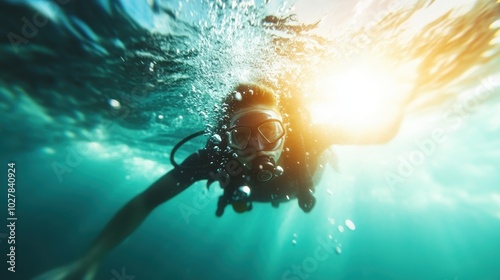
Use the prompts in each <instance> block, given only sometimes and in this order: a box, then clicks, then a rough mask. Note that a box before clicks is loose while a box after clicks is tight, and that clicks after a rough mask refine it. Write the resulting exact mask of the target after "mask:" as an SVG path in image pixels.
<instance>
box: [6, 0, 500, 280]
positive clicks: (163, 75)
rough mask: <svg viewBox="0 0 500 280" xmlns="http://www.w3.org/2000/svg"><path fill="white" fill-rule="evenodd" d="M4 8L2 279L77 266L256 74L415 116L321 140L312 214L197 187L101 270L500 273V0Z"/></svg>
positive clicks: (371, 115)
mask: <svg viewBox="0 0 500 280" xmlns="http://www.w3.org/2000/svg"><path fill="white" fill-rule="evenodd" d="M0 15H1V16H0V22H1V25H0V30H1V36H0V65H1V69H2V72H1V74H0V107H1V109H2V118H0V132H1V135H2V137H0V148H1V155H0V157H1V159H2V160H1V163H2V168H3V171H1V172H2V173H3V174H4V175H2V177H1V178H2V180H3V182H2V183H1V185H2V188H1V190H2V195H1V197H2V199H0V201H1V202H0V206H1V207H2V210H1V212H2V213H3V214H2V218H1V220H2V223H3V224H4V225H2V226H0V251H1V254H0V255H1V257H0V260H1V263H2V265H1V271H0V279H2V280H3V279H31V278H33V277H35V276H37V275H40V274H42V273H44V272H46V271H49V270H51V269H54V268H56V267H59V266H62V265H65V264H68V263H70V262H71V261H73V260H75V259H77V258H78V256H80V255H81V254H82V253H83V252H84V251H85V250H86V248H87V247H88V246H89V245H90V243H91V242H92V240H93V239H94V238H95V237H96V236H97V235H98V233H99V232H100V230H101V229H102V228H103V227H104V225H105V224H106V222H107V221H108V220H109V219H110V218H111V217H112V216H113V215H114V213H116V212H117V211H118V210H119V209H120V208H121V207H122V206H123V205H124V204H125V203H126V202H127V201H129V200H130V199H131V198H133V197H134V196H135V195H137V194H139V193H141V192H142V191H144V190H145V189H146V188H147V187H148V186H149V185H150V184H152V183H153V182H154V181H155V180H157V179H158V178H159V177H160V176H161V175H162V174H164V173H165V172H167V171H168V170H170V169H171V168H172V166H171V164H170V162H169V160H168V159H169V156H170V151H171V149H172V147H173V146H174V145H175V144H176V143H177V142H178V141H180V140H181V139H182V138H184V137H185V136H188V135H189V134H191V133H193V132H196V131H199V130H203V129H206V128H210V126H211V125H213V124H214V122H215V121H214V117H215V116H216V113H217V111H218V110H219V109H220V108H219V107H218V103H219V102H220V101H221V99H222V98H223V97H224V96H225V95H226V94H227V93H228V92H229V91H230V90H231V88H232V87H233V86H234V85H235V84H236V83H238V82H241V81H255V80H264V81H265V82H267V83H269V84H271V85H274V86H277V87H278V88H280V92H279V93H280V94H282V95H290V94H299V95H300V97H301V98H302V99H303V102H304V104H305V105H306V106H308V108H310V111H311V114H312V116H313V120H314V121H315V122H318V123H325V124H330V125H334V124H337V123H339V122H343V123H347V124H348V125H349V127H351V128H352V129H355V130H361V131H363V130H367V131H368V130H369V129H370V128H373V127H377V125H380V123H384V121H387V119H388V118H390V117H391V116H392V115H391V112H392V111H395V109H401V110H402V112H403V115H404V118H403V121H402V123H401V126H400V128H399V130H398V133H397V135H396V136H395V137H394V138H393V139H392V140H391V141H390V142H388V143H387V144H383V145H364V146H360V145H342V146H341V145H335V146H332V147H331V148H330V149H329V150H328V151H327V152H326V153H325V155H324V163H323V165H322V168H321V169H322V174H323V176H322V177H321V178H319V179H318V181H317V184H316V192H315V196H316V198H317V205H316V206H315V208H314V209H313V211H311V212H310V213H307V214H306V213H303V212H302V210H300V208H299V207H298V205H297V202H296V200H292V201H290V202H289V203H284V204H281V205H280V206H279V208H273V207H272V206H271V205H270V204H258V203H257V204H255V205H254V209H253V210H252V211H251V212H248V213H244V214H237V213H234V212H233V211H232V210H231V209H230V208H228V209H227V210H226V213H225V214H224V216H222V217H221V218H217V217H216V216H215V210H216V204H217V197H218V196H219V195H220V194H221V191H220V188H218V187H216V188H211V189H210V190H206V188H205V187H204V186H205V184H204V182H198V183H196V184H194V185H193V186H192V187H190V188H189V189H188V190H186V191H185V192H183V193H181V194H180V195H179V196H177V197H176V198H174V199H172V200H171V201H169V202H167V203H165V204H164V205H161V206H160V207H158V208H157V209H155V211H154V212H153V213H152V214H151V215H150V216H149V217H148V218H147V220H146V221H145V222H144V223H143V224H142V225H141V226H140V227H139V228H138V229H137V230H136V231H135V232H134V233H133V234H132V235H130V237H128V238H127V239H126V240H125V241H124V242H123V243H121V244H120V245H119V246H118V247H116V248H115V249H114V250H113V251H111V252H110V253H109V254H108V255H107V256H106V257H105V259H104V260H103V261H102V263H101V265H100V267H99V270H98V271H97V273H96V275H95V279H113V280H121V279H128V280H132V279H136V280H149V279H153V280H155V279H238V280H250V279H252V280H253V279H259V280H260V279H284V280H286V279H288V280H297V279H301V280H302V279H311V280H317V279H319V280H324V279H325V280H326V279H328V280H330V279H346V280H347V279H353V280H358V279H391V280H392V279H440V280H445V279H446V280H462V279H474V280H475V279H481V280H482V279H484V280H493V279H500V265H499V252H500V238H499V237H500V164H499V162H500V130H499V127H500V115H499V114H498V112H499V110H500V98H499V96H500V75H499V74H500V73H499V72H500V71H499V70H500V67H499V66H500V59H499V57H500V56H499V50H500V47H499V43H500V39H499V31H498V30H499V28H500V21H499V19H500V5H499V3H498V1H494V0H491V1H486V0H484V1H466V0H462V1H455V2H452V1H447V0H441V1H438V0H436V1H395V2H391V1H370V0H356V1H342V0H332V1H327V0H314V1H305V0H297V1H284V0H279V1H278V0H276V1H274V0H265V1H261V0H255V1H251V0H248V1H244V0H241V1H225V0H217V1H215V0H214V1H208V0H181V1H175V0H172V1H166V0H150V1H132V0H116V1H104V0H100V1H99V0H93V1H76V0H54V1H43V0H22V1H21V0H18V1H15V0H3V1H1V2H0ZM290 92H293V93H290ZM380 129H382V128H380ZM203 141H204V139H203V138H201V139H198V140H194V141H192V142H189V143H188V144H186V145H185V146H183V147H182V149H181V150H180V151H179V153H178V155H177V156H176V157H177V158H178V159H181V158H183V157H186V156H187V155H189V153H190V152H193V151H195V150H196V149H198V148H200V147H202V146H203ZM8 164H11V165H12V164H15V166H14V167H15V177H14V178H15V182H14V181H13V180H12V179H11V180H10V181H9V178H12V175H8V174H9V173H10V174H13V173H12V172H13V171H9V170H8V169H9V166H8ZM9 176H10V177H9ZM13 183H15V186H14V187H12V186H13ZM9 184H11V185H10V186H11V187H10V188H9ZM9 189H15V192H14V193H13V192H12V191H11V193H10V194H13V195H15V201H8V199H9V198H13V197H12V196H11V197H8V194H9ZM12 202H14V204H15V205H14V204H9V203H12ZM9 208H10V209H9ZM10 213H12V214H10ZM8 218H17V220H9V219H8ZM12 222H14V224H15V228H14V227H10V228H9V227H7V225H9V224H10V223H12ZM12 241H15V244H13V243H12ZM11 246H15V247H14V249H12V248H11ZM12 252H14V253H12ZM13 258H14V260H15V263H13V262H11V263H9V262H8V261H9V260H12V259H13ZM13 266H15V267H14V268H12V267H13ZM9 268H11V270H15V272H12V271H9V270H8V269H9Z"/></svg>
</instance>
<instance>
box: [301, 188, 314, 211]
mask: <svg viewBox="0 0 500 280" xmlns="http://www.w3.org/2000/svg"><path fill="white" fill-rule="evenodd" d="M297 198H298V200H299V207H300V208H301V209H302V210H303V211H304V212H306V213H309V212H310V211H311V210H312V209H313V207H314V205H316V198H315V197H314V196H313V195H312V193H311V192H310V191H309V190H307V191H302V192H300V193H299V195H298V196H297Z"/></svg>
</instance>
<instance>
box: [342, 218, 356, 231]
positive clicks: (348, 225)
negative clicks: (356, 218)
mask: <svg viewBox="0 0 500 280" xmlns="http://www.w3.org/2000/svg"><path fill="white" fill-rule="evenodd" d="M345 225H346V226H347V228H348V229H350V230H355V229H356V225H355V224H354V223H353V222H352V221H351V220H349V219H347V220H345Z"/></svg>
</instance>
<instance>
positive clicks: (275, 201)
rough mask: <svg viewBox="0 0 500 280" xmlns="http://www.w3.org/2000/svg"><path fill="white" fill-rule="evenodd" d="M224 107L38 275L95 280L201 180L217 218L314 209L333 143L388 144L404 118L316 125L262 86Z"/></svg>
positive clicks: (241, 92)
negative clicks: (94, 232) (365, 125)
mask: <svg viewBox="0 0 500 280" xmlns="http://www.w3.org/2000/svg"><path fill="white" fill-rule="evenodd" d="M222 108H223V110H222V111H223V112H222V116H221V117H220V119H219V123H218V125H217V128H216V129H214V131H212V132H211V134H212V135H211V137H209V139H208V141H207V144H206V146H205V147H204V148H202V149H200V150H198V151H197V152H195V153H193V154H191V155H190V156H189V157H187V159H185V160H184V161H183V162H182V163H180V164H178V163H176V162H175V160H174V154H175V151H176V150H177V149H178V148H179V147H180V146H181V145H182V144H184V143H185V142H187V141H189V140H190V139H192V138H194V137H197V136H199V135H202V134H205V133H204V132H199V133H196V134H193V135H191V136H189V137H187V138H185V139H184V140H183V141H181V142H180V143H179V144H177V145H176V146H175V147H174V149H173V151H172V153H171V161H172V164H173V166H174V168H173V169H172V170H170V171H169V172H168V173H166V174H165V175H163V176H162V177H161V178H160V179H158V180H157V181H156V182H155V183H153V184H152V185H151V186H150V187H149V188H148V189H146V190H145V191H144V192H142V193H140V194H138V195H137V196H136V197H134V198H133V199H132V200H131V201H129V202H128V203H127V204H126V205H125V206H124V207H123V208H122V209H121V210H120V211H119V212H118V213H117V214H116V215H115V216H114V217H113V218H112V219H111V221H110V222H109V223H108V224H107V225H106V227H105V228H104V229H103V231H102V232H101V233H100V235H99V236H98V237H97V238H96V239H95V241H94V242H93V244H92V245H91V246H90V248H89V250H88V251H87V252H86V253H85V254H84V255H83V256H82V258H80V259H78V260H77V261H75V262H73V263H71V264H70V265H68V266H65V267H62V268H58V269H55V270H53V271H49V273H46V274H44V275H42V277H38V278H35V279H48V278H50V279H72V280H74V279H92V278H93V275H94V274H95V272H96V270H97V267H98V265H99V262H100V261H101V259H102V258H103V257H104V256H105V255H106V254H107V253H108V252H109V251H110V250H111V249H112V248H114V247H115V246H116V245H118V244H119V243H120V242H121V241H122V240H124V239H125V238H126V237H127V236H128V235H130V234H131V233H132V232H133V231H134V230H135V229H136V228H137V227H138V226H139V225H140V224H141V223H142V222H143V221H144V220H145V218H146V217H147V216H148V215H149V214H150V213H151V212H152V210H153V209H155V208H156V207H157V206H159V205H160V204H162V203H165V202H166V201H168V200H170V199H172V198H174V197H175V196H176V195H178V194H179V193H181V192H182V191H184V190H186V189H187V188H188V187H189V186H191V185H192V184H193V183H195V182H197V181H200V180H207V187H209V186H210V185H211V184H212V183H213V182H216V181H217V182H219V184H220V187H221V188H222V189H223V194H222V195H221V196H220V197H219V200H218V203H217V207H216V211H215V214H216V216H218V217H220V216H222V215H223V214H224V211H225V210H226V207H227V206H229V205H231V207H232V208H233V209H234V211H236V212H239V213H242V212H247V211H251V210H252V208H253V203H255V202H263V203H271V204H272V205H273V206H274V207H278V206H279V204H280V203H284V202H288V201H292V200H295V199H297V201H298V206H299V207H300V208H301V209H302V210H303V211H304V212H309V211H311V210H312V209H313V207H314V205H315V203H316V199H315V197H314V195H313V193H314V182H313V175H314V174H315V173H316V172H317V171H318V167H319V165H320V164H319V159H320V155H321V154H322V153H323V152H324V151H325V150H326V149H327V148H328V147H330V146H332V145H334V144H379V143H385V142H387V141H389V140H390V139H391V138H392V137H393V136H394V134H395V133H396V131H397V129H398V127H399V122H400V118H395V122H394V123H392V124H390V125H389V126H388V127H386V128H385V129H383V131H382V130H374V131H350V130H349V129H345V128H342V127H339V126H337V127H332V126H331V125H329V126H326V125H315V124H312V123H311V122H310V120H309V119H308V116H307V113H306V111H305V110H304V109H303V108H302V107H301V104H300V102H299V101H297V100H294V99H293V98H282V99H281V100H279V99H278V97H277V95H276V94H275V92H274V91H273V90H271V89H270V88H268V87H266V86H263V85H257V84H239V85H237V86H236V87H235V89H234V91H233V92H231V93H230V94H229V95H228V96H227V97H226V98H225V100H224V101H223V106H222ZM351 130H352V129H351ZM319 169H321V168H319Z"/></svg>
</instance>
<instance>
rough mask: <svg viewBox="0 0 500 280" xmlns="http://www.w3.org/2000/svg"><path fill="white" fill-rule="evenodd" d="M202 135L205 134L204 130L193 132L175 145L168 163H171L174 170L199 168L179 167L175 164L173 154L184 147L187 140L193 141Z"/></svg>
mask: <svg viewBox="0 0 500 280" xmlns="http://www.w3.org/2000/svg"><path fill="white" fill-rule="evenodd" d="M204 134H207V133H206V132H205V131H204V130H200V131H198V132H195V133H193V134H191V135H189V136H187V137H186V138H184V139H182V140H181V141H180V142H179V143H177V144H176V145H175V146H174V148H173V149H172V153H170V163H172V165H173V166H174V167H175V168H199V167H200V166H181V165H179V164H178V163H177V162H175V158H174V157H175V153H176V152H177V150H178V149H179V148H180V147H181V146H182V145H184V144H185V143H186V142H188V141H189V140H191V139H194V138H196V137H198V136H201V135H204Z"/></svg>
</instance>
